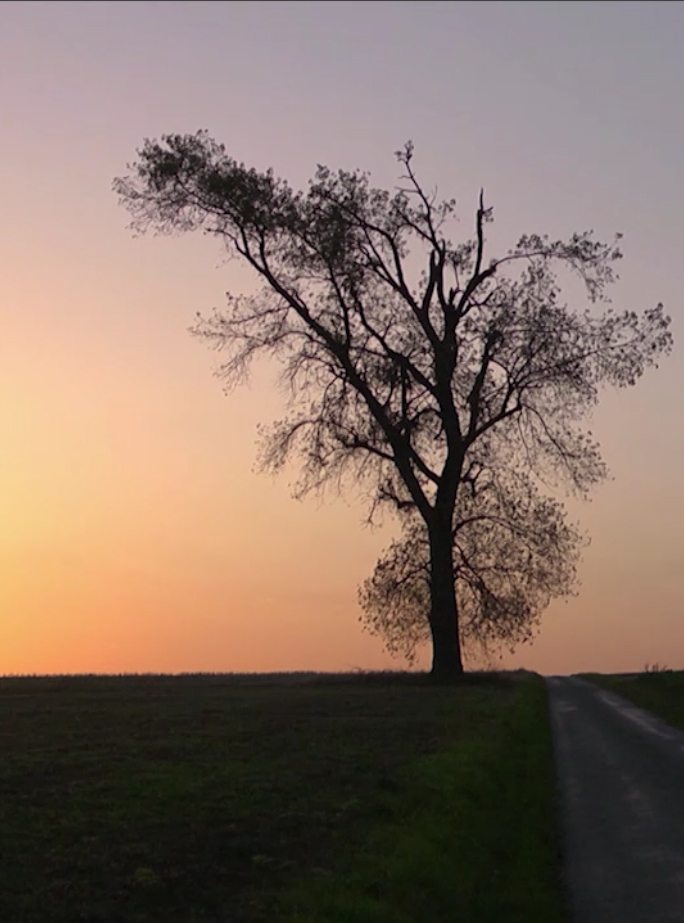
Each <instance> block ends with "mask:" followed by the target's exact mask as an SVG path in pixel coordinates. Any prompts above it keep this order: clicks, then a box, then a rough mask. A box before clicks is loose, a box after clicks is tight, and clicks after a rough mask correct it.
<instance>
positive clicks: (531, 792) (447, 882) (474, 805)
mask: <svg viewBox="0 0 684 923" xmlns="http://www.w3.org/2000/svg"><path fill="white" fill-rule="evenodd" d="M0 753H1V759H0V921H2V923H105V921H106V923H119V921H120V923H136V921H137V923H162V921H163V923H257V921H281V920H282V921H293V923H294V921H299V923H304V921H306V923H314V921H320V923H333V921H339V923H342V921H344V923H410V921H415V923H418V921H421V923H422V921H426V920H429V921H431V923H441V921H445V923H446V921H449V923H459V921H468V923H488V921H492V923H494V921H503V920H506V921H507V923H516V921H520V923H523V921H525V923H534V921H544V923H556V921H560V920H562V919H563V916H562V907H561V897H560V887H559V863H558V850H557V841H556V818H555V809H554V801H553V785H552V779H553V771H552V762H551V744H550V737H549V729H548V721H547V713H546V696H545V690H544V686H543V682H542V680H541V679H540V678H539V677H536V676H533V675H529V674H511V675H509V676H495V675H491V674H490V675H482V676H479V677H478V676H474V677H471V678H470V679H469V680H467V681H466V682H464V683H463V684H461V685H459V686H456V687H442V688H440V687H437V686H434V685H432V684H430V683H428V682H426V681H425V679H424V678H422V677H408V676H406V677H401V676H396V677H392V676H384V675H380V676H373V675H370V676H365V677H364V676H346V677H345V676H339V677H323V676H316V675H315V674H311V675H295V676H289V677H277V676H273V677H267V676H261V677H259V676H255V677H242V678H239V677H231V676H197V677H192V676H187V677H144V676H143V677H120V678H117V677H70V678H69V677H65V678H47V677H46V678H10V679H2V680H0Z"/></svg>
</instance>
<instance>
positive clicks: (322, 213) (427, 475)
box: [115, 132, 671, 678]
mask: <svg viewBox="0 0 684 923" xmlns="http://www.w3.org/2000/svg"><path fill="white" fill-rule="evenodd" d="M397 156H398V159H399V161H400V163H401V164H402V166H403V170H404V176H403V179H402V183H403V185H402V187H401V188H399V189H398V190H396V191H394V192H389V191H386V190H382V189H377V188H374V187H373V186H372V185H371V184H370V181H369V178H368V176H367V175H366V174H364V173H360V172H358V171H357V172H345V171H338V172H332V171H330V170H329V169H327V168H325V167H319V168H318V170H317V172H316V174H315V176H314V178H313V180H312V181H311V183H310V184H309V186H308V188H307V190H306V191H305V192H295V191H293V190H292V189H291V187H290V186H289V185H288V184H287V183H286V182H284V181H282V180H280V179H277V178H276V177H275V176H274V174H273V172H272V171H267V172H259V171H257V170H255V169H250V168H247V167H246V166H245V165H244V164H241V163H238V162H236V161H235V160H234V159H232V158H231V157H229V156H228V155H227V154H226V151H225V148H224V147H223V146H222V145H220V144H217V143H216V142H215V141H213V140H212V139H211V138H210V137H209V136H208V135H207V134H206V133H204V132H199V133H197V134H194V135H166V136H163V137H162V139H161V141H149V140H148V141H145V143H144V145H143V147H142V148H141V149H140V150H139V152H138V159H137V161H136V162H135V163H134V164H133V165H131V167H130V168H129V170H130V173H129V175H128V176H127V177H125V178H122V179H118V180H115V190H116V191H117V192H118V193H119V195H120V198H121V200H122V201H123V203H124V204H125V205H126V206H127V207H128V209H129V210H130V212H131V213H132V215H133V219H134V225H135V226H136V227H137V228H138V229H146V228H148V227H152V228H154V229H155V230H157V231H161V232H174V231H192V230H202V231H204V232H205V233H207V234H210V235H212V236H215V237H218V238H219V240H220V241H221V242H222V243H223V244H224V245H225V246H226V247H227V249H228V251H229V252H230V253H231V254H233V255H237V256H239V257H241V258H242V259H243V260H244V261H245V262H246V263H247V264H248V265H249V266H251V267H252V269H253V270H254V272H255V273H256V275H257V277H259V278H260V279H261V280H262V282H263V283H264V287H263V290H262V291H261V292H260V293H259V294H257V295H255V296H252V297H234V296H230V295H229V296H228V304H227V307H226V309H225V310H224V311H222V312H219V313H214V315H212V316H210V317H209V318H206V319H202V318H200V319H199V321H198V324H197V326H196V327H195V332H196V333H197V334H198V335H200V336H202V337H204V338H206V339H207V340H208V341H209V342H211V343H213V344H215V345H216V347H217V348H220V349H221V350H223V353H224V357H225V361H224V362H223V364H222V365H221V367H220V370H219V374H220V376H221V377H222V379H223V380H224V381H225V382H226V383H227V384H229V385H232V384H235V383H237V382H239V381H241V380H242V379H243V377H244V375H245V374H246V372H247V370H248V367H249V363H250V361H251V359H252V358H253V357H254V356H257V355H264V354H266V355H271V356H275V357H277V358H278V359H279V360H280V361H281V362H282V363H283V374H284V377H285V379H286V380H287V381H288V382H289V384H290V386H291V388H292V394H293V395H294V397H295V399H294V400H293V402H292V409H291V415H290V416H289V417H288V419H286V420H284V421H281V423H279V424H277V425H275V426H274V427H273V428H272V429H271V430H270V431H269V432H267V433H266V434H265V443H264V446H265V448H264V459H265V463H266V465H267V466H270V467H271V468H273V469H278V468H279V467H280V466H282V464H283V463H284V461H285V460H286V459H287V458H288V457H289V456H290V455H291V454H292V453H293V452H297V453H299V454H300V455H301V457H302V459H303V468H302V478H301V482H300V489H301V490H302V491H306V490H310V489H312V488H314V487H317V486H320V485H321V484H322V483H323V482H324V481H326V480H328V479H330V478H331V477H335V478H338V477H343V476H346V475H353V477H354V479H355V483H357V484H364V485H366V487H367V488H368V489H369V491H370V493H371V507H372V512H374V511H375V510H376V509H377V508H378V507H379V506H383V505H386V504H388V505H390V506H391V507H392V508H394V509H396V510H410V511H413V512H414V513H415V516H416V517H418V518H419V520H420V521H421V522H422V523H423V524H424V531H425V534H426V536H427V543H428V549H429V589H430V601H429V627H430V636H431V640H432V646H433V673H434V674H435V675H436V676H437V677H439V678H450V677H455V676H458V675H460V674H461V673H462V670H463V665H462V657H461V643H460V633H459V626H460V621H459V608H458V598H457V592H456V580H455V577H456V574H455V563H454V554H453V547H454V545H453V541H454V526H455V514H456V510H457V504H458V500H459V495H460V493H461V492H462V491H464V490H467V489H468V481H469V479H471V478H473V477H474V476H475V472H474V469H473V468H472V465H471V460H475V461H476V460H477V459H479V458H481V456H482V453H481V451H480V448H481V447H482V446H484V445H485V442H486V441H489V443H490V444H492V445H494V444H495V443H496V447H497V448H496V450H497V452H502V451H503V449H504V447H507V450H508V451H509V452H510V453H512V454H514V455H516V457H518V458H519V459H521V460H522V459H524V463H525V465H526V466H527V468H528V470H529V471H530V472H537V473H540V474H543V475H544V476H546V477H550V476H556V477H558V478H560V479H561V480H563V481H564V482H567V483H569V484H570V485H571V486H572V487H573V488H574V489H575V490H576V491H578V492H580V493H585V492H586V491H588V490H589V489H590V488H591V486H592V485H593V484H595V483H596V482H597V481H599V480H600V479H601V478H602V477H603V476H604V475H605V468H604V465H603V463H602V461H601V457H600V454H599V450H598V447H597V445H596V444H595V443H594V442H593V440H592V438H591V436H590V434H587V433H585V432H584V430H583V429H582V428H581V423H582V421H583V418H584V416H585V415H586V413H587V411H588V410H589V409H590V408H591V407H592V406H593V405H594V404H595V402H596V401H597V399H598V395H599V391H600V388H601V386H602V385H615V386H622V385H628V384H634V383H635V382H636V380H637V379H638V378H639V377H640V376H641V374H642V373H643V371H644V370H645V369H646V367H648V366H650V365H653V364H655V362H656V360H657V358H658V357H659V356H660V355H661V354H663V353H664V352H667V351H668V350H669V348H670V345H671V336H670V333H669V318H668V317H666V316H665V315H664V313H663V309H662V306H661V305H657V306H656V307H653V308H650V309H648V310H647V311H646V312H645V313H644V314H643V315H641V316H638V315H637V314H635V313H633V312H625V313H621V314H617V313H615V312H613V311H612V310H607V311H606V312H605V313H602V314H598V313H596V312H595V311H594V312H592V310H590V309H587V310H584V312H582V313H578V312H575V311H572V310H570V309H569V308H568V307H566V306H565V305H564V304H563V303H562V302H561V301H560V288H559V283H558V280H557V276H556V273H555V268H556V267H566V268H568V269H570V270H572V271H574V272H575V273H576V274H577V275H578V276H579V278H580V279H581V280H582V281H583V283H584V285H585V289H586V293H587V296H588V298H589V301H590V302H596V301H598V300H600V299H601V298H602V297H603V294H604V290H605V288H606V286H607V285H608V284H609V283H611V282H612V281H613V279H614V270H613V265H614V262H615V261H616V260H617V259H618V258H619V257H620V255H621V254H620V252H619V249H618V246H617V240H616V241H615V242H613V243H611V244H603V243H601V242H598V241H596V240H594V238H593V235H592V234H591V233H590V232H587V233H581V234H574V235H572V236H571V237H570V238H569V239H568V240H557V241H552V240H549V239H548V238H547V237H541V236H538V235H536V234H533V235H525V236H523V237H521V238H520V240H519V241H518V242H517V244H516V245H515V246H514V247H513V248H512V249H511V250H509V251H508V252H507V253H505V254H503V255H501V256H499V257H498V258H491V259H487V258H486V257H485V227H486V225H487V222H489V221H491V220H492V212H491V210H490V209H488V208H486V207H485V204H484V197H483V195H481V196H480V203H479V207H478V208H477V212H476V215H475V231H474V235H475V236H474V238H473V239H471V240H468V241H466V242H465V243H461V244H453V243H452V242H451V241H450V240H449V238H448V237H447V229H448V224H449V219H451V218H452V217H453V215H454V209H455V203H454V201H453V200H447V201H444V200H441V199H439V198H438V197H437V195H436V194H433V193H430V192H428V191H427V190H426V189H425V187H424V186H423V185H421V183H420V182H419V181H418V179H417V177H416V174H415V172H414V168H413V148H412V146H411V145H407V146H406V147H405V149H404V150H403V151H400V152H399V153H398V155H397ZM411 247H412V249H411ZM416 260H421V261H422V265H423V267H424V268H423V271H422V272H420V273H417V274H414V275H412V274H411V272H410V267H411V266H412V265H413V264H414V262H415V261H416Z"/></svg>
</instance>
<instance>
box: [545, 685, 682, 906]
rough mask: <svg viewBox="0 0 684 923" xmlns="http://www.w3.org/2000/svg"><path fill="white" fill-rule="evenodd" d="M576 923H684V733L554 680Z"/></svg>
mask: <svg viewBox="0 0 684 923" xmlns="http://www.w3.org/2000/svg"><path fill="white" fill-rule="evenodd" d="M547 683H548V691H549V704H550V709H551V720H552V726H553V733H554V746H555V752H556V766H557V774H558V791H559V799H560V810H561V823H562V826H563V833H564V844H563V846H564V858H565V876H566V887H567V892H568V898H569V903H570V908H571V919H572V920H573V923H674V921H683V923H684V733H682V732H681V731H677V730H674V729H673V728H671V727H670V726H669V725H667V724H665V722H663V721H661V720H660V719H658V718H656V717H655V716H654V715H651V714H650V713H649V712H645V711H643V710H641V709H639V708H636V706H634V705H632V704H631V703H629V702H627V701H625V700H624V699H622V698H620V697H619V696H616V695H613V694H612V693H609V692H604V691H603V690H600V689H598V688H597V687H596V686H593V685H591V684H590V683H585V682H583V681H582V680H579V679H575V678H567V677H550V678H549V679H548V680H547Z"/></svg>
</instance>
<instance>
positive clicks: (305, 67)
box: [0, 0, 684, 674]
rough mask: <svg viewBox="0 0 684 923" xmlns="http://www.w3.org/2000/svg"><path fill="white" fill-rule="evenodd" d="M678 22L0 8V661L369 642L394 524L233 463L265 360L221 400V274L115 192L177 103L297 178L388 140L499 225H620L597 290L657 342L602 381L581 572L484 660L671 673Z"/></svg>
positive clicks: (296, 8)
mask: <svg viewBox="0 0 684 923" xmlns="http://www.w3.org/2000/svg"><path fill="white" fill-rule="evenodd" d="M683 48H684V3H671V2H663V3H659V2H647V3H640V2H605V3H601V2H592V3H586V2H585V3H577V2H568V3H565V2H543V3H542V2H537V3H521V2H502V3H498V2H487V3H482V2H473V3H451V2H423V0H421V2H391V0H387V2H366V0H364V2H348V0H345V2H311V3H292V2H273V3H271V2H138V0H136V2H118V0H117V2H47V3H43V2H3V3H0V125H1V127H2V138H3V144H2V152H1V154H0V316H1V319H2V324H1V325H0V674H15V673H64V672H129V671H141V672H142V671H151V672H162V671H163V672H181V671H266V670H268V671H270V670H293V669H316V670H338V669H339V670H350V669H354V668H375V667H381V666H388V665H390V664H391V663H392V662H391V661H389V660H388V658H387V657H386V656H385V655H383V653H382V650H381V645H380V643H379V642H378V641H377V640H375V639H373V638H371V637H369V636H368V635H365V634H364V633H362V631H361V629H360V626H359V625H358V621H357V619H358V615H359V610H358V608H357V604H356V587H357V584H358V583H359V582H360V581H361V580H362V579H363V578H364V577H365V576H367V575H368V574H369V573H370V572H371V570H372V567H373V564H374V562H375V560H376V558H377V555H378V553H379V552H380V551H381V550H382V548H383V547H384V546H385V545H386V544H387V541H388V539H389V537H390V536H391V534H392V533H391V527H389V526H388V527H386V528H385V529H377V530H370V529H369V528H367V527H366V526H364V524H363V521H364V512H365V511H364V509H363V508H362V507H361V506H359V505H357V504H355V503H354V502H352V501H350V500H345V499H341V500H338V501H326V502H321V501H320V500H317V499H315V498H311V499H309V500H306V501H304V502H298V501H296V500H293V499H292V497H291V486H290V480H291V479H292V478H289V479H288V477H287V476H284V477H282V478H279V479H276V480H273V479H272V478H270V477H267V476H264V475H262V474H258V473H256V472H255V470H254V465H255V461H256V427H257V424H259V423H268V422H269V421H271V420H272V419H274V418H276V417H277V416H278V415H279V413H280V412H281V411H282V408H283V403H282V401H283V398H282V396H281V395H280V394H279V393H278V391H277V389H276V388H275V387H274V370H273V369H270V368H261V369H257V371H256V374H255V375H254V377H253V380H252V382H251V385H250V386H249V387H245V388H242V389H240V390H237V391H235V392H232V393H231V394H230V395H228V396H226V395H224V394H223V393H222V390H221V385H220V383H219V382H218V381H217V380H216V379H215V378H214V377H212V371H213V369H214V368H215V366H216V364H217V357H216V355H215V354H212V353H211V352H210V351H208V350H207V349H206V347H205V346H204V345H203V344H202V343H201V342H199V341H197V340H195V339H193V338H192V337H190V336H189V334H188V332H187V328H188V326H189V325H190V324H191V323H192V321H193V319H194V316H195V314H196V312H197V311H203V312H208V311H209V310H210V309H211V308H212V307H214V306H217V307H220V306H221V305H222V303H223V298H224V292H225V291H227V290H243V289H245V287H248V286H249V285H250V281H251V280H250V277H249V275H248V274H247V273H246V272H245V271H244V270H243V269H240V268H239V266H237V264H235V263H230V264H226V263H225V261H224V258H223V255H222V253H221V252H220V250H219V249H218V247H217V245H216V244H215V242H213V241H212V240H210V239H207V238H204V237H202V236H198V237H193V236H188V237H178V238H154V237H142V238H137V239H136V238H134V237H133V236H132V235H131V232H130V231H129V230H128V229H127V222H128V216H127V214H126V212H125V211H124V209H123V208H121V207H120V206H119V205H118V203H117V200H116V197H115V195H114V194H113V193H112V191H111V181H112V179H113V177H114V176H116V175H121V174H122V173H125V169H126V163H127V162H130V161H132V160H133V159H134V158H135V151H136V148H137V147H139V145H140V144H141V142H142V140H143V138H144V137H146V136H148V137H155V136H158V135H159V134H161V133H164V132H181V133H182V132H191V131H195V130H196V129H198V128H206V129H208V130H209V132H210V133H211V134H212V135H214V136H215V137H216V138H217V139H218V140H221V141H223V142H224V143H225V144H226V147H227V149H228V152H229V153H230V154H232V155H233V156H234V157H236V158H237V159H238V160H244V161H245V162H246V163H247V164H249V165H254V166H256V167H258V168H266V167H269V166H272V167H273V168H274V170H275V171H276V173H278V174H280V175H282V176H284V177H286V178H287V179H289V180H290V182H291V183H293V184H294V185H295V186H302V185H304V184H305V183H306V181H307V179H308V178H309V176H310V175H311V173H312V172H313V170H314V169H315V167H316V164H318V163H324V164H328V165H330V166H332V167H344V168H355V167H360V168H363V169H368V170H370V171H371V172H372V175H373V180H374V182H375V183H376V184H378V185H382V186H390V187H391V186H393V185H394V184H395V182H396V180H397V174H398V168H397V164H396V162H395V160H394V158H393V152H394V151H395V150H396V149H397V148H399V147H401V146H402V144H403V143H404V142H405V141H406V140H408V139H413V141H414V142H415V145H416V158H415V164H416V168H417V169H418V170H419V171H420V174H421V176H422V177H423V178H424V179H425V180H426V183H427V184H428V185H438V186H439V189H440V191H441V192H443V193H444V194H445V195H447V196H451V195H455V196H456V197H457V199H458V202H459V215H460V219H461V227H462V229H463V233H464V235H467V234H468V233H469V231H470V228H471V222H472V214H473V208H474V206H475V205H476V201H477V194H478V190H479V188H480V186H484V187H485V188H486V193H487V200H488V202H489V204H491V205H493V206H494V208H495V216H496V218H497V224H496V225H495V227H496V235H497V238H498V239H501V240H503V241H506V243H507V244H508V243H510V244H512V243H513V242H514V241H515V240H516V239H517V237H518V236H519V235H520V234H521V233H523V232H540V233H543V232H547V233H549V234H550V235H552V236H564V235H568V234H570V233H572V232H573V231H576V230H578V231H579V230H584V229H587V228H593V229H594V230H595V231H596V233H597V235H599V236H600V237H604V238H608V237H610V236H611V235H612V234H613V232H614V231H622V232H623V233H624V235H625V237H624V247H623V249H624V253H625V259H624V260H623V261H622V264H621V266H620V274H621V281H620V282H619V284H618V285H617V286H616V287H615V289H614V291H613V301H614V306H615V307H616V308H620V309H622V308H628V309H634V310H642V309H645V308H648V307H651V306H652V305H654V304H655V303H656V302H658V301H663V302H664V303H665V305H666V308H667V310H668V312H669V313H670V314H671V315H672V318H673V333H674V336H675V350H674V352H673V354H672V356H671V357H670V358H668V359H666V360H665V361H664V362H663V364H662V366H661V368H660V369H659V370H658V371H656V372H651V373H649V374H648V375H647V376H646V377H645V378H644V379H643V380H642V381H641V382H640V383H639V385H638V386H637V388H635V389H629V390H625V391H620V392H612V393H608V394H607V395H606V397H605V399H604V400H603V402H602V404H601V408H600V410H599V411H598V412H597V413H596V415H595V419H594V421H593V422H592V429H593V431H594V433H595V435H596V436H597V437H598V438H599V439H600V441H601V444H602V447H603V450H604V454H605V458H606V460H607V462H608V464H609V466H610V468H611V472H612V475H613V479H612V480H611V481H610V483H607V484H606V485H604V486H603V487H601V488H599V489H598V490H597V492H596V493H595V495H594V500H593V502H592V503H591V504H583V505H580V506H573V507H572V512H573V515H574V516H576V517H579V518H580V519H581V522H582V525H583V527H584V528H585V529H586V530H587V531H588V532H589V533H590V535H591V537H592V543H591V546H590V547H589V548H588V549H587V551H586V553H585V555H584V559H583V564H582V569H581V576H582V587H581V592H580V595H579V596H578V597H576V598H573V599H571V600H570V601H568V602H561V603H557V604H554V605H552V606H551V607H550V609H549V610H548V612H547V613H546V616H545V619H544V623H543V628H542V631H541V634H540V636H539V637H538V639H537V641H536V642H535V643H534V645H533V646H531V647H530V646H528V647H525V648H522V649H520V650H519V651H518V653H517V654H516V655H515V656H513V657H507V658H506V659H505V660H504V663H505V664H506V665H512V666H519V665H523V666H526V667H529V668H531V669H536V670H539V671H540V672H543V673H566V672H575V671H581V670H601V671H617V670H636V669H641V668H642V667H643V666H644V664H645V663H646V662H647V661H648V662H654V661H658V662H660V663H664V664H668V665H669V666H671V667H679V668H684V286H683V284H682V282H683V279H682V276H683V275H684V257H683V254H684V159H683V158H684V153H683V152H684V106H683V104H682V88H683V87H684V54H682V49H683ZM580 306H583V305H580ZM295 473H296V472H294V471H293V472H292V476H294V474H295ZM397 665H400V664H397Z"/></svg>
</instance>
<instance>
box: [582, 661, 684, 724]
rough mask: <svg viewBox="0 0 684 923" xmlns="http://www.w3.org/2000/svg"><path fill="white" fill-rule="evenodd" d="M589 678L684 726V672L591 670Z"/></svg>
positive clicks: (666, 719)
mask: <svg viewBox="0 0 684 923" xmlns="http://www.w3.org/2000/svg"><path fill="white" fill-rule="evenodd" d="M587 679H589V680H591V681H592V682H594V683H596V684H597V685H599V686H603V687H604V688H605V689H610V690H612V691H613V692H617V693H618V694H619V695H622V696H624V697H625V698H626V699H630V701H632V702H634V704H635V705H639V706H641V708H647V709H649V710H650V711H652V712H654V713H655V714H656V715H660V717H661V718H664V719H665V721H668V722H669V723H670V724H672V725H673V726H674V727H679V728H682V729H684V672H678V671H675V670H662V671H658V672H650V673H649V672H644V673H629V674H621V675H620V674H617V675H613V676H610V675H603V674H591V675H587Z"/></svg>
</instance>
